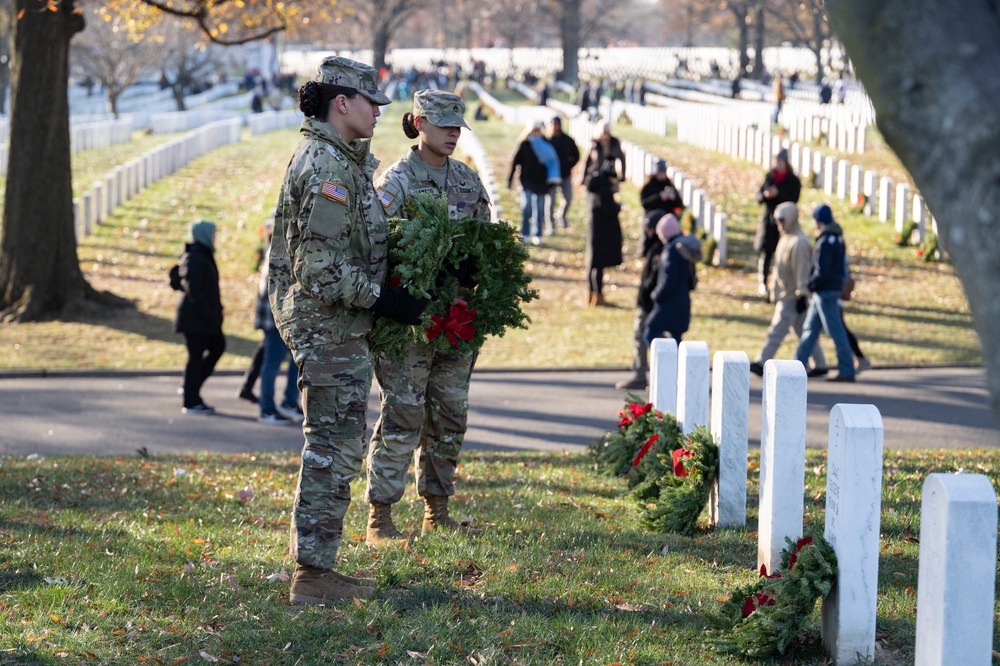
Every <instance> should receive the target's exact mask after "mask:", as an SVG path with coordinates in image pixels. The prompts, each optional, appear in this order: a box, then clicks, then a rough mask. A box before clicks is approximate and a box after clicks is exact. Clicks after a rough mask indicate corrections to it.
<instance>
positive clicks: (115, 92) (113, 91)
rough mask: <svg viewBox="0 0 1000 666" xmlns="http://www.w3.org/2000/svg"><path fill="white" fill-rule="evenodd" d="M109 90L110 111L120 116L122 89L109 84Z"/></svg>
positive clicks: (115, 115)
mask: <svg viewBox="0 0 1000 666" xmlns="http://www.w3.org/2000/svg"><path fill="white" fill-rule="evenodd" d="M107 90H108V113H110V114H111V115H113V116H114V117H115V118H117V117H118V96H119V95H121V94H122V91H121V90H119V89H118V88H115V87H113V86H107Z"/></svg>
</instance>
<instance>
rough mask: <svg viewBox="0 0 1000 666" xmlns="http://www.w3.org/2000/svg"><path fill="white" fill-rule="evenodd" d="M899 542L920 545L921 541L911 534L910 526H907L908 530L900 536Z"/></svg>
mask: <svg viewBox="0 0 1000 666" xmlns="http://www.w3.org/2000/svg"><path fill="white" fill-rule="evenodd" d="M899 540H900V541H906V542H908V543H920V539H918V538H917V537H915V536H913V533H912V532H910V526H909V525H907V526H906V529H904V530H903V533H902V534H900V535H899Z"/></svg>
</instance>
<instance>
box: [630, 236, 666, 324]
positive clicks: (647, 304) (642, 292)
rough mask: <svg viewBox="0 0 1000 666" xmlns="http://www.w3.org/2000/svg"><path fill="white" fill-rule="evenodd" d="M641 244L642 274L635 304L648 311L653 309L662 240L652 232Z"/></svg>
mask: <svg viewBox="0 0 1000 666" xmlns="http://www.w3.org/2000/svg"><path fill="white" fill-rule="evenodd" d="M643 245H644V248H645V252H643V264H642V275H641V276H640V278H639V296H638V298H636V305H638V306H639V309H640V310H642V311H643V312H649V311H650V310H652V309H653V290H654V289H656V280H657V277H658V273H659V268H660V253H661V252H662V251H663V241H661V240H660V239H659V238H658V237H657V236H656V234H653V235H652V236H650V237H649V238H647V239H646V242H645V243H644V244H643Z"/></svg>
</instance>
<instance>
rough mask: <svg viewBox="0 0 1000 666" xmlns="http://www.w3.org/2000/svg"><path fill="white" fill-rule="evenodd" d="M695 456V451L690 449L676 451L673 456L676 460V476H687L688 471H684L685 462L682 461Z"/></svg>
mask: <svg viewBox="0 0 1000 666" xmlns="http://www.w3.org/2000/svg"><path fill="white" fill-rule="evenodd" d="M688 441H691V440H688ZM693 455H694V451H691V450H689V449H674V452H673V454H672V456H671V457H672V458H673V460H674V476H687V470H686V469H684V462H683V461H682V460H681V459H682V458H690V457H692V456H693Z"/></svg>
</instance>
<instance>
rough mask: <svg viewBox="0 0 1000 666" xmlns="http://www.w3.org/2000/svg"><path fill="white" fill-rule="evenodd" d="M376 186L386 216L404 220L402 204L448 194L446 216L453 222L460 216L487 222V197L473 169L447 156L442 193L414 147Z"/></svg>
mask: <svg viewBox="0 0 1000 666" xmlns="http://www.w3.org/2000/svg"><path fill="white" fill-rule="evenodd" d="M376 185H377V187H378V190H379V192H378V196H379V199H381V201H382V205H383V206H384V207H385V213H386V215H387V216H388V217H405V216H404V215H403V204H404V203H405V202H406V200H407V199H408V198H409V197H411V196H413V195H414V194H423V193H430V194H438V195H440V194H446V195H447V197H448V217H449V218H451V219H452V220H459V219H462V218H463V217H474V218H476V219H479V220H487V221H488V220H489V219H490V197H489V195H488V194H487V193H486V188H485V187H483V182H482V181H481V180H479V174H477V173H476V172H475V170H473V169H472V168H471V167H469V166H467V165H466V164H464V163H462V162H460V161H458V160H456V159H452V158H450V157H449V158H448V175H447V177H446V178H445V190H444V192H442V191H441V187H440V186H439V185H438V184H437V182H435V180H434V177H433V176H432V175H431V172H430V170H429V169H428V168H427V165H426V164H425V163H424V161H423V160H421V159H420V158H419V157H417V150H416V146H414V147H412V148H410V154H409V155H407V156H406V157H404V158H403V159H401V160H399V161H398V162H396V163H395V164H393V165H392V166H390V167H389V168H388V169H386V170H385V173H383V174H382V175H381V176H380V177H379V179H378V182H377V183H376Z"/></svg>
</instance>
